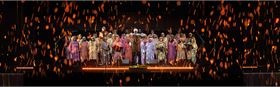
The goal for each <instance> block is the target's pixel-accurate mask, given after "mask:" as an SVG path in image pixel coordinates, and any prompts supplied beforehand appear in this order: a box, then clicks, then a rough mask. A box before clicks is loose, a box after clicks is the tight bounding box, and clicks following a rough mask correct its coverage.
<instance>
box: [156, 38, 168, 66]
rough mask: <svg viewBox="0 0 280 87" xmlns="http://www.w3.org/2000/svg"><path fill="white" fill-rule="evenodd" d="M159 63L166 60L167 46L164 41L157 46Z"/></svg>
mask: <svg viewBox="0 0 280 87" xmlns="http://www.w3.org/2000/svg"><path fill="white" fill-rule="evenodd" d="M156 48H157V58H158V61H162V60H166V45H165V43H164V42H163V41H159V42H158V43H157V45H156Z"/></svg>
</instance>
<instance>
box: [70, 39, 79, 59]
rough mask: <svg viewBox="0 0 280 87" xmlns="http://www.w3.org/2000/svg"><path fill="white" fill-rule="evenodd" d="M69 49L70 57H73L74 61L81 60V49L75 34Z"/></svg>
mask: <svg viewBox="0 0 280 87" xmlns="http://www.w3.org/2000/svg"><path fill="white" fill-rule="evenodd" d="M68 49H69V51H70V59H72V60H73V61H74V62H77V61H79V60H80V50H79V43H78V41H77V37H76V36H73V37H72V40H71V42H70V44H69V46H68Z"/></svg>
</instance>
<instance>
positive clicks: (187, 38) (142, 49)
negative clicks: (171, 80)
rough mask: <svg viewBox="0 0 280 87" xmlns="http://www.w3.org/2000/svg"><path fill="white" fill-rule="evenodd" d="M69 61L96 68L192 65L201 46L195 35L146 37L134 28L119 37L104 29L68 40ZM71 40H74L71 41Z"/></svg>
mask: <svg viewBox="0 0 280 87" xmlns="http://www.w3.org/2000/svg"><path fill="white" fill-rule="evenodd" d="M67 38H68V39H69V40H68V41H67V42H66V45H65V46H67V50H66V55H67V58H68V59H70V60H71V61H73V62H81V63H85V62H88V61H95V64H96V65H119V64H122V63H124V62H125V61H127V64H129V65H138V64H141V65H146V64H159V65H191V64H195V62H196V52H197V49H198V46H197V44H196V40H195V37H194V36H193V35H192V33H189V34H187V35H186V34H184V33H178V34H176V35H173V34H171V33H169V34H167V35H165V34H164V33H161V35H160V36H159V37H158V36H157V35H156V34H155V33H154V32H153V31H152V32H151V34H149V35H146V34H144V33H139V32H138V29H136V28H135V29H134V30H133V32H132V33H128V34H122V35H120V36H119V35H118V34H116V33H115V32H113V33H111V32H108V31H106V29H105V27H102V31H101V32H99V33H98V34H93V35H89V36H87V37H85V36H82V35H81V34H79V35H77V36H75V35H73V36H69V37H67ZM70 38H71V39H70Z"/></svg>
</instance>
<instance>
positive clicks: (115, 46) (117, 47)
mask: <svg viewBox="0 0 280 87" xmlns="http://www.w3.org/2000/svg"><path fill="white" fill-rule="evenodd" d="M113 49H114V52H115V53H114V56H113V63H112V65H114V64H115V63H117V61H118V59H121V58H122V54H121V49H122V44H121V41H120V37H119V36H116V40H115V41H114V43H113Z"/></svg>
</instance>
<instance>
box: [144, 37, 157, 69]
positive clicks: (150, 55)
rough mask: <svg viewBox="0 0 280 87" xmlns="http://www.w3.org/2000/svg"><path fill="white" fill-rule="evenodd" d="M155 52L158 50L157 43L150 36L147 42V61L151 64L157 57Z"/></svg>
mask: <svg viewBox="0 0 280 87" xmlns="http://www.w3.org/2000/svg"><path fill="white" fill-rule="evenodd" d="M155 52H156V47H155V43H154V41H153V39H152V37H150V38H149V39H148V42H147V44H146V62H147V63H148V64H151V63H152V61H153V60H154V59H155Z"/></svg>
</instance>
